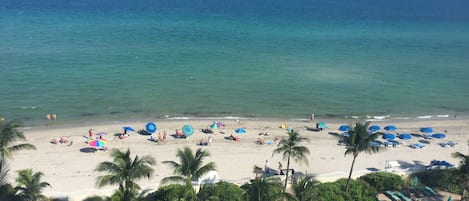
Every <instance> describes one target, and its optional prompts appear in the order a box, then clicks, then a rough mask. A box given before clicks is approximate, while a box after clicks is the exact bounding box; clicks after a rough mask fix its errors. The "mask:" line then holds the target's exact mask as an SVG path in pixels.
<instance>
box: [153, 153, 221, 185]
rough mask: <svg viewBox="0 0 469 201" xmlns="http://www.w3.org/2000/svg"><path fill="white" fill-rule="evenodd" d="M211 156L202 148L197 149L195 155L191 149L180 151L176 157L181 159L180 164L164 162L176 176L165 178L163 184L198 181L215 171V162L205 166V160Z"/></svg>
mask: <svg viewBox="0 0 469 201" xmlns="http://www.w3.org/2000/svg"><path fill="white" fill-rule="evenodd" d="M209 156H210V153H209V152H207V151H204V150H202V149H201V148H199V149H197V151H196V152H195V154H194V153H193V152H192V150H191V149H190V148H189V147H184V148H183V149H178V151H177V153H176V157H177V158H178V159H179V162H176V161H163V163H164V164H168V165H169V166H171V167H172V168H173V169H174V172H173V173H174V174H175V175H173V176H169V177H165V178H163V180H162V183H168V182H176V183H190V182H191V181H197V180H198V179H199V178H200V177H202V176H203V175H205V174H207V173H208V172H210V171H213V170H215V163H214V162H209V163H207V164H205V165H204V164H203V162H204V159H205V158H206V157H209Z"/></svg>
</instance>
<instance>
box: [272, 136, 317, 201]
mask: <svg viewBox="0 0 469 201" xmlns="http://www.w3.org/2000/svg"><path fill="white" fill-rule="evenodd" d="M307 140H308V139H307V138H304V137H300V135H299V134H298V132H296V131H295V130H293V129H292V130H290V131H289V132H288V138H282V139H281V140H280V142H279V143H278V145H277V148H276V149H274V151H273V153H272V156H273V155H275V154H282V157H283V160H287V171H286V173H285V184H284V186H283V191H284V192H285V191H286V189H287V183H288V175H289V170H290V160H291V159H293V160H294V161H296V162H300V163H305V164H306V165H307V164H308V155H309V149H308V148H307V147H305V146H301V145H300V143H301V142H303V141H307Z"/></svg>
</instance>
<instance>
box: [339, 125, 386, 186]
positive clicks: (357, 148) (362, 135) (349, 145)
mask: <svg viewBox="0 0 469 201" xmlns="http://www.w3.org/2000/svg"><path fill="white" fill-rule="evenodd" d="M369 125H370V122H366V123H364V124H363V123H360V122H358V123H356V124H355V127H354V128H353V129H351V130H349V131H348V135H345V136H344V137H343V140H344V142H345V144H346V147H345V155H348V154H352V155H353V161H352V167H350V173H349V175H348V179H347V183H346V184H345V192H348V187H349V182H350V178H351V177H352V172H353V166H354V165H355V160H356V159H357V156H358V154H360V153H361V152H365V153H368V154H372V153H375V152H378V151H380V150H381V147H377V146H371V145H370V143H371V142H374V141H375V140H376V138H377V137H378V133H371V134H370V133H368V126H369Z"/></svg>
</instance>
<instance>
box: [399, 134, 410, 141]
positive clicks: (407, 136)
mask: <svg viewBox="0 0 469 201" xmlns="http://www.w3.org/2000/svg"><path fill="white" fill-rule="evenodd" d="M398 137H399V139H402V140H410V139H412V136H411V135H410V134H400V135H399V136H398Z"/></svg>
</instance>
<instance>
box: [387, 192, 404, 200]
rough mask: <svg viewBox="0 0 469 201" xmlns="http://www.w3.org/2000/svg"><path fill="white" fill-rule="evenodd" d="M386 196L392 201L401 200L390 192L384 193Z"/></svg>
mask: <svg viewBox="0 0 469 201" xmlns="http://www.w3.org/2000/svg"><path fill="white" fill-rule="evenodd" d="M386 195H387V196H388V197H389V198H391V200H393V201H400V200H401V199H400V198H399V197H397V196H396V195H395V194H394V193H393V192H392V191H386Z"/></svg>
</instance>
